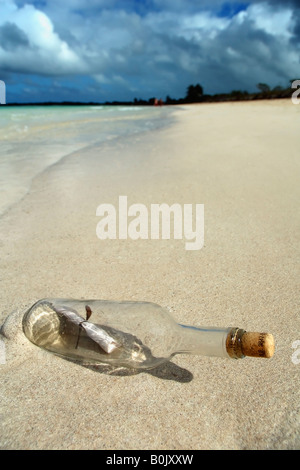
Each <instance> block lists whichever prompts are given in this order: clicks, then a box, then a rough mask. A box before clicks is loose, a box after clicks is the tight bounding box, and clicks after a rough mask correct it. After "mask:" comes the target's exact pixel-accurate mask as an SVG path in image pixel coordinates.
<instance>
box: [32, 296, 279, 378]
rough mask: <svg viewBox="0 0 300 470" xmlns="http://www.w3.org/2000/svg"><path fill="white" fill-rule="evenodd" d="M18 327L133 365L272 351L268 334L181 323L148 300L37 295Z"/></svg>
mask: <svg viewBox="0 0 300 470" xmlns="http://www.w3.org/2000/svg"><path fill="white" fill-rule="evenodd" d="M23 331H24V333H25V335H26V337H27V338H28V339H29V340H30V341H31V342H32V343H34V344H36V345H37V346H40V347H42V348H44V349H46V350H48V351H51V352H53V353H55V354H57V355H60V356H63V357H66V358H69V359H73V360H75V361H79V362H82V363H84V364H100V363H106V364H110V365H111V366H116V367H120V366H122V367H129V368H133V369H151V368H153V367H156V366H159V365H160V364H163V363H164V362H167V361H169V360H170V359H171V358H172V357H173V356H174V355H175V354H196V355H202V356H217V357H225V358H235V359H239V358H244V357H245V356H256V357H271V356H272V355H273V352H274V339H273V336H272V335H270V334H268V333H247V332H245V331H244V330H243V329H240V328H231V327H230V328H216V327H201V328H198V327H194V326H187V325H181V324H178V323H176V321H175V320H174V319H173V318H172V316H171V315H170V314H169V312H168V311H167V310H166V309H164V308H162V307H161V306H159V305H157V304H154V303H151V302H131V301H128V302H117V301H106V300H74V299H42V300H39V301H38V302H36V303H35V304H34V305H33V306H32V307H31V308H30V309H29V310H28V311H27V312H26V313H25V314H24V317H23Z"/></svg>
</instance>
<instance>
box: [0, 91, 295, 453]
mask: <svg viewBox="0 0 300 470" xmlns="http://www.w3.org/2000/svg"><path fill="white" fill-rule="evenodd" d="M299 118H300V106H297V105H293V104H292V103H291V101H290V100H276V101H257V102H240V103H238V102H237V103H219V104H199V105H185V106H180V107H174V122H173V123H172V124H171V125H169V126H167V127H165V128H162V129H158V130H152V131H148V132H141V133H137V134H136V135H131V136H129V137H126V136H123V137H120V138H118V139H112V140H111V141H109V142H104V143H102V144H101V145H98V146H97V145H92V146H91V147H90V148H85V149H84V151H83V150H78V151H76V152H74V153H72V154H70V155H68V156H67V157H65V158H64V159H62V160H60V161H59V162H57V163H55V164H53V165H52V166H51V167H50V168H48V169H47V170H46V171H44V172H43V173H41V174H39V175H38V177H36V178H35V179H34V180H33V183H32V185H31V188H30V191H29V192H28V193H27V194H26V195H25V196H24V197H23V198H22V200H21V201H20V202H18V203H17V204H15V205H14V206H13V207H11V209H10V210H8V211H7V212H6V213H5V214H4V215H3V216H2V218H1V223H0V244H1V266H0V279H1V293H2V295H1V299H0V302H1V310H0V312H1V313H0V324H1V323H3V322H4V321H5V323H4V326H3V327H2V336H1V337H0V338H1V342H2V344H4V346H5V359H6V360H5V364H0V396H1V401H0V448H2V449H66V450H71V449H170V450H179V449H186V450H193V449H195V450H197V449H233V450H239V449H242V450H245V449H299V448H300V431H299V429H300V427H299V425H300V413H299V411H300V409H299V403H300V387H299V372H300V351H299V353H298V355H297V348H298V349H299V348H300V346H299V345H300V320H299V307H300V306H299V261H300V256H299V235H300V231H299V223H300V213H299V208H298V205H299V200H300V185H299V174H300V173H299V171H300V160H299ZM95 155H96V156H97V158H95ZM120 195H125V196H127V198H128V204H134V203H141V204H144V205H145V206H146V207H150V205H151V204H152V203H166V204H169V205H171V204H173V203H179V204H182V205H183V204H194V205H195V204H204V210H205V226H204V246H203V248H202V249H200V250H194V251H188V250H186V249H185V240H174V239H170V240H161V239H159V240H151V239H148V240H131V239H127V240H119V239H115V240H110V239H108V240H100V239H99V238H98V237H97V235H96V226H97V222H98V220H99V218H98V217H97V216H96V209H97V207H98V206H99V204H102V203H110V204H114V205H115V206H117V204H118V198H119V196H120ZM45 297H53V298H59V297H63V298H76V299H93V298H94V299H112V300H144V301H150V302H155V303H158V304H160V305H161V306H163V307H166V308H167V309H168V310H169V311H170V312H171V313H172V315H173V317H174V318H175V319H176V321H178V322H180V323H184V324H189V325H195V326H201V325H212V326H220V327H227V326H238V327H241V328H244V329H245V330H249V331H267V332H270V333H272V334H273V335H274V337H275V341H276V350H275V355H274V356H273V358H271V359H256V358H245V359H243V360H238V361H235V360H229V359H222V358H209V357H200V356H188V355H180V356H175V357H174V359H173V360H172V362H169V363H167V364H166V365H163V366H161V367H159V368H157V369H153V370H150V371H148V372H147V371H146V372H139V373H130V372H128V373H126V371H125V372H124V371H118V370H116V371H108V370H107V368H106V367H104V366H103V367H102V366H99V367H83V366H81V365H79V364H77V363H74V362H70V361H67V360H64V359H62V358H60V357H57V356H55V355H53V354H51V353H49V352H47V351H44V350H42V349H40V348H38V347H36V346H34V345H33V344H31V343H30V342H29V341H28V340H27V338H26V337H25V336H24V334H23V331H22V327H21V320H22V315H23V313H24V312H25V310H26V308H28V307H29V306H31V305H32V304H33V303H34V302H35V301H37V300H38V299H41V298H45ZM12 312H14V313H12ZM297 341H298V343H297V344H298V346H297V347H294V348H293V344H294V345H295V342H297ZM2 349H3V348H2Z"/></svg>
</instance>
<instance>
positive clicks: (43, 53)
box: [0, 0, 84, 75]
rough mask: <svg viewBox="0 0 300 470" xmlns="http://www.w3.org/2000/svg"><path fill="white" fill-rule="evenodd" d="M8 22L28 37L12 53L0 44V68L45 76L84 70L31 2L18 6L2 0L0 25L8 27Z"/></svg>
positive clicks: (49, 21) (45, 17) (76, 56)
mask: <svg viewBox="0 0 300 470" xmlns="http://www.w3.org/2000/svg"><path fill="white" fill-rule="evenodd" d="M7 25H8V26H9V25H10V27H12V26H13V27H15V28H17V29H18V31H21V32H22V33H23V35H24V37H26V38H27V44H26V45H25V44H24V47H19V48H18V49H16V50H14V51H13V52H12V51H10V50H6V49H5V48H3V47H1V44H0V61H1V65H2V67H3V68H6V69H8V70H10V71H16V72H18V71H21V72H23V73H41V74H47V75H60V74H66V73H70V72H82V71H83V70H84V61H83V60H82V59H81V58H79V57H78V55H77V54H76V53H75V52H74V51H72V50H71V49H70V48H69V46H68V44H67V43H66V42H65V41H62V40H61V39H60V38H59V36H58V34H57V33H56V32H55V31H54V27H53V24H52V22H51V20H50V19H49V18H48V17H47V15H46V14H45V13H43V12H42V11H40V10H38V9H36V8H35V7H34V6H33V5H27V4H26V5H24V6H23V7H21V8H18V7H17V6H16V5H15V3H14V2H13V1H12V0H2V4H1V18H0V28H1V27H2V28H3V27H4V26H6V28H7Z"/></svg>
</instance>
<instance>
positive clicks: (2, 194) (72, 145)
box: [0, 105, 171, 215]
mask: <svg viewBox="0 0 300 470" xmlns="http://www.w3.org/2000/svg"><path fill="white" fill-rule="evenodd" d="M170 119H171V111H170V108H160V107H158V108H156V107H150V106H144V107H143V106H105V105H104V106H89V105H82V106H54V105H53V106H0V215H1V214H3V213H4V212H5V211H7V210H8V209H9V208H10V207H11V206H13V205H14V204H16V203H17V202H18V201H19V200H20V199H22V198H23V197H24V196H25V195H26V194H27V192H28V191H29V190H30V186H31V183H32V181H33V179H34V178H36V177H38V175H39V174H40V173H42V172H43V171H45V170H46V169H47V168H48V167H49V166H51V165H53V164H55V163H57V162H59V161H60V160H61V159H62V158H63V157H65V156H66V155H70V154H72V152H75V151H77V150H80V149H83V148H85V147H88V146H90V145H94V144H101V142H107V141H109V140H110V141H111V140H113V139H117V138H120V137H122V136H130V135H133V134H137V133H141V132H147V131H150V130H154V129H157V128H160V127H162V126H164V125H167V124H168V123H169V122H170Z"/></svg>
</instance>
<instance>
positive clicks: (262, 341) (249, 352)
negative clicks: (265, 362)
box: [241, 331, 275, 358]
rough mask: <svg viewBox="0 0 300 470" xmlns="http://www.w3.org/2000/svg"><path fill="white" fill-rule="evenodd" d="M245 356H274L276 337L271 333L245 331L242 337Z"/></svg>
mask: <svg viewBox="0 0 300 470" xmlns="http://www.w3.org/2000/svg"><path fill="white" fill-rule="evenodd" d="M241 348H242V352H243V354H244V356H252V357H267V358H269V357H272V356H273V354H274V350H275V342H274V337H273V335H271V334H270V333H253V332H250V331H249V332H245V333H244V334H243V336H242V337H241Z"/></svg>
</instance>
